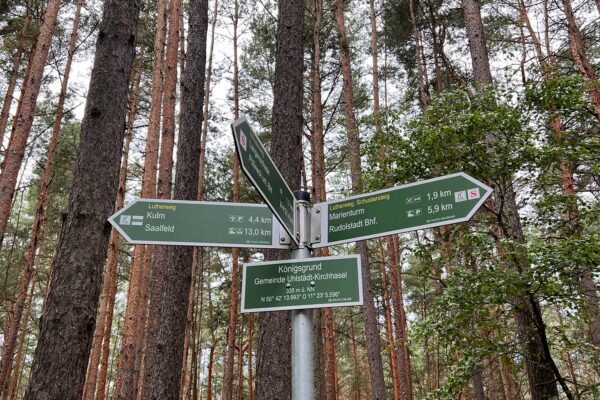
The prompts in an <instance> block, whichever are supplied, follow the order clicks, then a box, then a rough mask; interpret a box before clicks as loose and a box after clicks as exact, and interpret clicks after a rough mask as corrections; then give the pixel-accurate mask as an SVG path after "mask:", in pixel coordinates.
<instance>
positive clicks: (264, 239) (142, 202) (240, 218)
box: [109, 199, 289, 249]
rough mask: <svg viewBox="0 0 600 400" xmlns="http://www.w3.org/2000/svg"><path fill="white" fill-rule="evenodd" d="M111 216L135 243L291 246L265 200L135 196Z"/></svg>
mask: <svg viewBox="0 0 600 400" xmlns="http://www.w3.org/2000/svg"><path fill="white" fill-rule="evenodd" d="M109 221H110V223H111V224H112V225H113V226H114V227H115V228H116V229H117V230H118V231H119V233H120V234H121V235H122V236H123V237H124V238H125V239H126V240H127V241H128V242H130V243H134V244H165V245H182V246H210V247H251V248H270V249H286V248H289V246H288V245H286V244H289V238H287V235H286V234H285V231H283V228H282V227H281V225H280V224H279V222H278V221H277V220H276V219H275V218H274V217H273V213H272V212H271V211H270V210H269V208H268V207H267V206H265V205H263V204H243V203H215V202H208V201H184V200H152V199H137V200H136V201H134V202H133V203H131V204H128V205H127V206H126V207H125V208H123V209H121V210H120V211H118V212H117V213H115V214H114V215H112V216H111V217H110V218H109ZM282 235H283V236H282ZM282 238H283V240H282Z"/></svg>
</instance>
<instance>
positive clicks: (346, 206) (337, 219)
mask: <svg viewBox="0 0 600 400" xmlns="http://www.w3.org/2000/svg"><path fill="white" fill-rule="evenodd" d="M491 193H492V189H491V188H490V187H488V186H486V185H485V184H483V183H481V182H479V181H478V180H476V179H474V178H472V177H470V176H469V175H467V174H464V173H462V172H459V173H456V174H452V175H446V176H442V177H438V178H433V179H429V180H426V181H421V182H415V183H410V184H408V185H402V186H397V187H393V188H390V189H384V190H380V191H377V192H372V193H367V194H361V195H357V196H351V197H346V198H343V199H340V200H334V201H330V202H326V203H318V204H316V205H315V206H314V207H313V213H314V215H315V216H316V218H313V221H315V220H316V222H317V223H316V224H313V227H312V238H311V241H312V243H313V247H324V246H331V245H334V244H340V243H347V242H353V241H356V240H363V239H370V238H375V237H380V236H387V235H390V234H394V233H402V232H408V231H413V230H417V229H425V228H433V227H436V226H441V225H448V224H454V223H458V222H465V221H468V220H469V219H471V217H472V216H473V214H475V212H476V211H477V209H479V207H481V205H482V204H483V203H484V202H485V200H486V199H487V198H488V196H489V195H490V194H491ZM319 223H320V226H319Z"/></svg>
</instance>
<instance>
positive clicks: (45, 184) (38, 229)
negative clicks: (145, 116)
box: [0, 0, 83, 393]
mask: <svg viewBox="0 0 600 400" xmlns="http://www.w3.org/2000/svg"><path fill="white" fill-rule="evenodd" d="M82 6H83V0H79V1H78V2H77V7H76V9H75V17H74V19H73V28H72V31H71V37H70V40H69V47H68V50H67V61H66V64H65V70H64V74H63V81H62V85H61V91H60V95H59V97H58V104H57V106H56V115H55V117H54V124H53V126H52V134H51V136H50V143H49V144H48V152H47V154H48V156H47V159H46V166H45V168H44V173H43V175H42V180H41V182H40V191H39V194H38V199H37V206H36V213H35V217H34V220H33V225H32V227H31V234H30V236H29V247H28V249H27V255H26V257H25V263H24V265H23V269H22V272H21V280H20V284H19V291H18V294H17V298H16V301H15V303H14V305H13V307H12V313H11V315H10V318H9V322H8V331H7V335H6V336H5V340H4V346H3V348H2V350H3V351H2V360H1V361H0V393H2V392H3V389H6V386H5V385H6V383H7V378H8V374H9V372H10V369H11V364H12V360H13V355H14V354H13V353H14V350H15V345H16V339H17V331H18V329H19V325H20V324H21V316H22V315H23V309H24V306H25V301H26V298H27V292H28V287H29V283H30V281H31V279H32V277H33V274H34V264H35V255H36V252H37V249H38V245H39V240H40V237H41V235H42V232H43V225H44V219H45V209H46V200H47V199H48V191H49V187H50V183H51V181H52V174H53V166H54V158H55V156H56V148H57V146H58V139H59V136H60V126H61V123H62V117H63V112H64V105H65V99H66V97H67V87H68V83H69V74H70V73H71V61H72V60H73V54H74V53H75V45H76V44H77V31H78V29H79V16H80V12H81V7H82Z"/></svg>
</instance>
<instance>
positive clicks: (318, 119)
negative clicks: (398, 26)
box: [310, 0, 327, 400]
mask: <svg viewBox="0 0 600 400" xmlns="http://www.w3.org/2000/svg"><path fill="white" fill-rule="evenodd" d="M312 11H313V15H314V24H313V32H312V34H313V35H312V39H313V40H312V54H311V66H310V68H311V76H310V85H311V108H310V114H311V132H312V133H311V136H310V140H311V172H312V179H313V199H312V201H313V203H318V202H320V201H325V200H326V191H325V155H324V151H325V149H324V146H325V139H324V132H323V103H322V98H321V79H322V78H321V29H322V26H323V0H313V10H312ZM323 315H324V310H322V309H316V310H315V312H314V313H313V346H314V353H313V363H314V365H315V377H314V378H315V379H314V381H315V398H316V399H318V400H323V399H326V396H327V394H326V379H325V370H326V368H325V358H324V343H323Z"/></svg>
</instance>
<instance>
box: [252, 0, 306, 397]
mask: <svg viewBox="0 0 600 400" xmlns="http://www.w3.org/2000/svg"><path fill="white" fill-rule="evenodd" d="M304 3H305V2H304V0H290V1H283V2H279V11H278V19H277V40H276V57H275V84H274V91H273V92H274V93H273V124H272V132H271V157H272V158H273V161H274V163H275V165H276V166H277V168H278V169H279V171H281V173H282V175H283V177H284V179H285V180H286V181H287V183H288V185H289V186H290V188H291V190H292V191H294V190H297V189H299V187H300V178H301V176H300V170H301V165H302V98H303V86H302V85H303V81H302V79H303V66H304V59H303V58H304ZM282 257H284V258H289V252H287V251H280V252H275V251H268V252H265V259H266V260H275V259H276V258H282ZM290 324H291V320H290V313H289V312H287V311H277V312H270V313H263V314H261V315H260V331H259V335H258V355H257V364H256V389H255V398H256V399H257V400H267V399H279V400H286V399H289V398H290V397H291V371H290V367H291V349H290V347H291V331H290ZM274 349H277V351H274Z"/></svg>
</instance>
